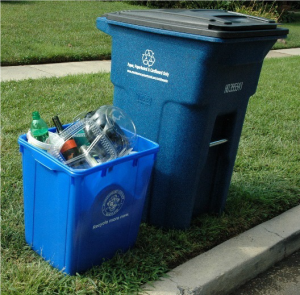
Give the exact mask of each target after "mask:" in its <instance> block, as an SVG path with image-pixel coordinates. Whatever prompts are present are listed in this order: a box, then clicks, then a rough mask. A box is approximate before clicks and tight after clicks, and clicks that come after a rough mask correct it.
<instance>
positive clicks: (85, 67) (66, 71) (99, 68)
mask: <svg viewBox="0 0 300 295" xmlns="http://www.w3.org/2000/svg"><path fill="white" fill-rule="evenodd" d="M295 55H299V56H300V48H291V49H280V50H271V51H270V52H269V53H268V55H267V58H270V57H289V56H295ZM110 67H111V62H110V61H109V60H103V61H100V60H97V61H82V62H66V63H52V64H39V65H28V66H13V67H1V82H2V81H3V82H4V81H9V80H15V81H18V80H24V79H39V78H49V77H63V76H67V75H78V74H90V73H100V72H106V73H107V72H110Z"/></svg>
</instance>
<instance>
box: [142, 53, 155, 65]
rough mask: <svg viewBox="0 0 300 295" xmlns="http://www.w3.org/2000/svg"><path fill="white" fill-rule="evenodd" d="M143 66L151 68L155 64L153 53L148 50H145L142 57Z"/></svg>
mask: <svg viewBox="0 0 300 295" xmlns="http://www.w3.org/2000/svg"><path fill="white" fill-rule="evenodd" d="M142 60H143V64H144V65H146V66H148V67H152V66H153V65H154V63H155V58H154V52H153V51H152V50H150V49H147V50H146V51H145V53H144V54H143V57H142Z"/></svg>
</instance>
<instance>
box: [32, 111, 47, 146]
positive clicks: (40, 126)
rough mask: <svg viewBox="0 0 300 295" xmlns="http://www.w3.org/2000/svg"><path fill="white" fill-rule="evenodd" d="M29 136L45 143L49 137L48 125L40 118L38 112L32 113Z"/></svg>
mask: <svg viewBox="0 0 300 295" xmlns="http://www.w3.org/2000/svg"><path fill="white" fill-rule="evenodd" d="M30 132H31V135H32V136H33V137H34V138H35V139H37V140H39V141H41V142H45V141H46V140H47V138H48V137H49V133H48V125H47V124H46V122H45V121H44V120H43V119H42V118H41V116H40V114H39V112H33V113H32V122H31V126H30Z"/></svg>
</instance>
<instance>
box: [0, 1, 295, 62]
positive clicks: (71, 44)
mask: <svg viewBox="0 0 300 295" xmlns="http://www.w3.org/2000/svg"><path fill="white" fill-rule="evenodd" d="M146 8H147V7H144V6H134V5H130V4H128V3H120V2H101V1H66V2H64V1H54V2H53V1H40V2H31V1H28V2H20V1H18V2H1V17H2V19H1V43H2V44H1V62H2V66H5V65H18V64H37V63H49V62H64V61H80V60H96V59H109V58H110V55H111V37H110V36H108V35H106V34H105V33H103V32H101V31H99V30H98V29H97V28H96V18H97V17H99V16H101V15H103V14H104V13H107V12H112V11H119V10H126V9H127V10H128V9H146ZM283 27H287V28H289V29H290V34H289V35H288V38H287V39H286V40H285V41H283V42H286V43H280V42H277V43H276V44H275V46H274V48H275V49H279V48H290V47H300V20H298V22H295V23H291V24H286V25H285V24H284V25H283Z"/></svg>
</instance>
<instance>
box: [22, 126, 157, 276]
mask: <svg viewBox="0 0 300 295" xmlns="http://www.w3.org/2000/svg"><path fill="white" fill-rule="evenodd" d="M54 130H55V129H54V128H52V129H49V131H52V132H53V131H54ZM18 143H19V145H20V151H21V153H22V165H23V186H24V213H25V238H26V242H27V243H28V244H29V245H30V246H31V247H32V248H33V249H34V250H35V251H36V252H37V253H38V254H40V255H41V256H42V257H43V258H44V259H45V260H47V261H48V262H49V263H50V264H51V265H53V266H54V267H56V268H58V269H59V270H62V271H64V272H66V273H68V274H71V275H73V274H75V273H76V272H82V271H85V270H87V269H88V268H90V267H92V266H93V265H98V264H101V263H102V261H103V260H104V259H109V258H111V257H112V256H113V255H114V254H115V253H116V251H118V250H121V251H123V252H125V251H127V250H128V249H129V248H130V247H132V246H133V245H134V243H135V240H136V237H137V234H138V231H139V225H140V221H141V216H142V211H143V205H144V201H145V195H146V191H147V187H148V184H149V179H150V174H151V170H152V166H153V163H154V160H155V157H156V153H157V151H158V145H157V144H156V143H154V142H152V141H149V140H147V139H145V138H143V137H141V136H138V137H137V142H136V144H135V147H134V150H135V151H136V152H135V153H133V154H131V155H128V156H125V157H122V158H118V159H115V160H112V161H110V162H107V163H104V164H101V165H98V166H96V167H93V168H90V169H86V170H81V169H76V170H75V169H72V168H70V167H68V166H66V165H64V164H63V163H61V162H60V161H59V160H58V159H55V158H53V157H52V156H51V155H50V154H49V153H47V152H45V151H43V150H41V149H39V148H37V147H35V146H32V145H31V144H29V143H28V142H27V139H26V135H25V134H24V135H21V136H20V137H19V140H18Z"/></svg>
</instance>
